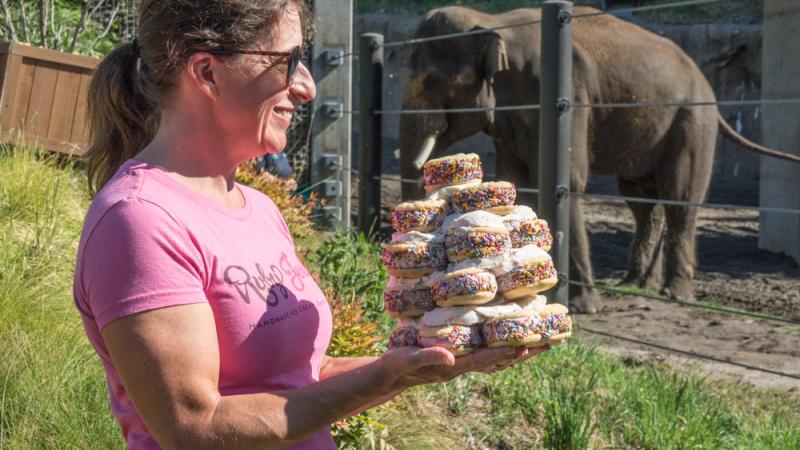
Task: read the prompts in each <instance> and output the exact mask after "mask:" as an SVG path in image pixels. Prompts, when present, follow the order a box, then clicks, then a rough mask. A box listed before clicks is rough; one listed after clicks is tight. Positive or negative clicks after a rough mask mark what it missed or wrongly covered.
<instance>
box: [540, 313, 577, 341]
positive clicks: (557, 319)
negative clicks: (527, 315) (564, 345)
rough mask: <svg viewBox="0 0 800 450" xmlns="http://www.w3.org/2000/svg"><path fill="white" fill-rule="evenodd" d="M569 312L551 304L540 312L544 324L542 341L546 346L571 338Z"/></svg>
mask: <svg viewBox="0 0 800 450" xmlns="http://www.w3.org/2000/svg"><path fill="white" fill-rule="evenodd" d="M568 313H569V310H568V309H567V307H566V306H564V305H559V304H558V303H551V304H549V305H547V306H545V307H544V308H542V311H541V313H540V314H541V317H542V321H543V322H544V324H545V328H544V331H543V332H542V340H543V341H545V342H546V343H548V344H559V343H561V342H563V341H564V340H566V339H567V338H568V337H570V336H572V318H571V317H570V316H569V315H568Z"/></svg>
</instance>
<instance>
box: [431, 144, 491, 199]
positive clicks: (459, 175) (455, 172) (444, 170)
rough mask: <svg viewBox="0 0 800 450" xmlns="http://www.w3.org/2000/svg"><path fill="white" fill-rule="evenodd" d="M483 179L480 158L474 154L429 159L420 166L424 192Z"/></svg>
mask: <svg viewBox="0 0 800 450" xmlns="http://www.w3.org/2000/svg"><path fill="white" fill-rule="evenodd" d="M481 178H483V167H482V166H481V158H480V157H479V156H478V155H477V154H475V153H467V154H465V153H459V154H456V155H452V156H445V157H442V158H436V159H431V160H430V161H428V162H426V163H425V164H424V165H423V166H422V179H423V182H424V183H425V190H426V191H435V190H437V189H441V188H443V187H446V186H452V185H454V184H461V183H465V182H469V181H472V180H479V179H481Z"/></svg>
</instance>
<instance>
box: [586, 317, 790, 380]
mask: <svg viewBox="0 0 800 450" xmlns="http://www.w3.org/2000/svg"><path fill="white" fill-rule="evenodd" d="M576 328H577V329H578V330H581V331H585V332H587V333H592V334H597V335H600V336H605V337H610V338H612V339H619V340H621V341H627V342H632V343H634V344H639V345H644V346H647V347H653V348H657V349H660V350H666V351H668V352H673V353H680V354H683V355H687V356H691V357H693V358H697V359H705V360H708V361H714V362H718V363H722V364H729V365H731V366H737V367H741V368H744V369H748V370H755V371H758V372H764V373H769V374H772V375H779V376H782V377H787V378H794V379H796V380H800V375H798V374H792V373H786V372H780V371H777V370H772V369H765V368H763V367H756V366H752V365H750V364H745V363H740V362H737V361H729V360H727V359H722V358H717V357H715V356H711V355H706V354H703V353H697V352H693V351H690V350H681V349H679V348H674V347H667V346H666V345H661V344H656V343H654V342H647V341H642V340H639V339H634V338H629V337H625V336H618V335H616V334H611V333H606V332H605V331H597V330H592V329H591V328H586V327H584V326H577V327H576Z"/></svg>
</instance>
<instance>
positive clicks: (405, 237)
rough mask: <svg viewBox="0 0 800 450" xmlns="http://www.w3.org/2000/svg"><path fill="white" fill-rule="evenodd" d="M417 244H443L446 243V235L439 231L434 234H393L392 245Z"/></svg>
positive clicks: (412, 232)
mask: <svg viewBox="0 0 800 450" xmlns="http://www.w3.org/2000/svg"><path fill="white" fill-rule="evenodd" d="M416 242H429V243H434V244H441V243H443V242H444V234H442V233H440V232H439V231H438V230H437V231H436V232H433V233H420V232H419V231H409V232H408V233H394V234H392V244H412V243H416Z"/></svg>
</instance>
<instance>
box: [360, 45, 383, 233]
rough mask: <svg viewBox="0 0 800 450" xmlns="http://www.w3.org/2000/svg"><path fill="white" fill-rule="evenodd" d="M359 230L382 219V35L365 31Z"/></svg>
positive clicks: (364, 230) (370, 226)
mask: <svg viewBox="0 0 800 450" xmlns="http://www.w3.org/2000/svg"><path fill="white" fill-rule="evenodd" d="M358 47H359V50H358V51H359V71H360V72H359V83H360V87H359V89H360V91H359V127H360V128H359V134H360V136H359V144H358V229H359V230H361V231H362V232H363V233H364V234H367V235H368V234H369V233H370V232H371V231H373V227H376V226H377V224H378V221H379V220H380V217H379V216H380V209H381V182H380V180H379V179H376V177H379V176H380V174H381V116H380V115H379V114H374V111H378V110H380V109H381V103H382V96H383V35H382V34H377V33H365V34H362V35H361V38H360V40H359V45H358Z"/></svg>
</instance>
